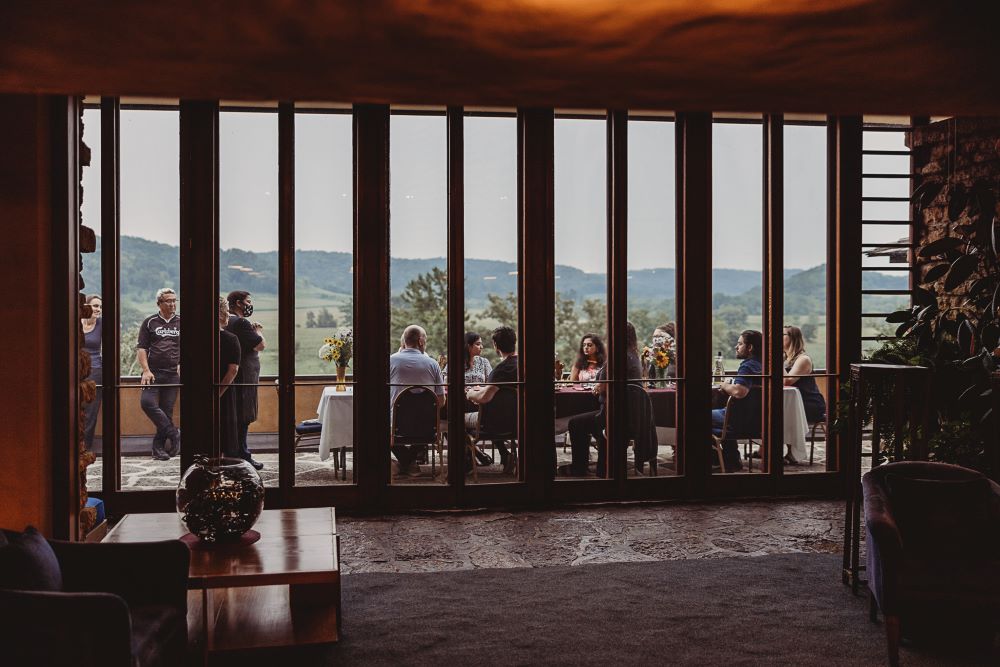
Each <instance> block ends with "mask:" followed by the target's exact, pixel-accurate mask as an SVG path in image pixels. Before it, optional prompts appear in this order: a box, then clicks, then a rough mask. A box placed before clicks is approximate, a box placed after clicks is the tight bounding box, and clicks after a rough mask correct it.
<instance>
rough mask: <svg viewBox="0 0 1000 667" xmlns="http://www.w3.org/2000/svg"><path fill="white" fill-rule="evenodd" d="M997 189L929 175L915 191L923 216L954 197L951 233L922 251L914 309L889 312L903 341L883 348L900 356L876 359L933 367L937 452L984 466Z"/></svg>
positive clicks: (995, 326)
mask: <svg viewBox="0 0 1000 667" xmlns="http://www.w3.org/2000/svg"><path fill="white" fill-rule="evenodd" d="M997 192H998V187H997V184H996V183H990V182H987V181H977V182H976V183H974V184H972V185H971V186H969V187H967V186H966V185H965V184H964V183H962V182H959V181H957V180H954V181H945V180H927V181H925V182H924V183H923V184H921V185H920V186H919V187H918V188H916V190H915V191H914V192H913V196H912V201H913V205H914V207H915V214H917V215H919V214H921V213H922V212H923V211H924V210H925V209H926V208H927V207H928V206H929V205H930V204H931V203H932V202H935V201H941V200H939V199H938V198H939V197H940V198H943V201H944V202H946V203H947V212H946V220H945V223H946V226H945V229H944V231H945V233H944V235H943V236H941V237H940V238H937V239H935V240H932V241H930V242H928V243H925V244H923V245H922V246H921V247H920V248H919V249H918V250H917V256H918V257H919V258H920V259H921V260H923V275H922V276H921V280H920V286H917V287H915V288H914V290H913V307H912V308H910V309H908V310H900V311H897V312H895V313H892V314H891V315H889V317H887V318H886V321H888V322H892V323H895V324H898V327H897V329H896V335H897V336H899V337H900V338H901V339H902V341H901V343H900V345H895V344H893V345H890V344H888V343H887V345H884V346H883V349H882V350H879V352H883V351H884V352H885V354H883V355H882V356H883V357H896V358H894V359H888V358H883V359H877V360H881V361H884V362H889V363H919V364H920V365H924V366H928V367H929V368H930V369H931V372H932V373H933V380H932V382H931V386H932V389H931V391H932V396H931V407H932V409H933V410H934V411H935V413H936V414H935V416H936V420H932V428H933V429H934V431H935V432H934V433H932V434H930V436H931V443H930V444H931V455H932V457H933V458H934V459H935V460H943V461H949V462H956V463H963V465H970V464H973V462H977V463H978V465H977V466H976V467H980V468H981V467H982V465H983V457H982V456H981V453H982V450H983V449H984V448H985V445H986V442H987V441H988V438H989V429H990V425H991V419H992V414H991V413H992V408H991V394H992V389H991V388H990V374H991V373H992V372H993V371H995V370H997V367H998V362H1000V358H998V357H1000V347H998V346H1000V318H998V308H1000V216H998V214H997ZM887 346H888V348H887ZM897 348H898V349H897ZM894 352H901V353H902V354H894ZM876 356H877V355H873V359H875V358H876ZM935 421H936V423H934V422H935ZM977 450H978V452H979V454H976V451H977ZM959 459H961V460H959Z"/></svg>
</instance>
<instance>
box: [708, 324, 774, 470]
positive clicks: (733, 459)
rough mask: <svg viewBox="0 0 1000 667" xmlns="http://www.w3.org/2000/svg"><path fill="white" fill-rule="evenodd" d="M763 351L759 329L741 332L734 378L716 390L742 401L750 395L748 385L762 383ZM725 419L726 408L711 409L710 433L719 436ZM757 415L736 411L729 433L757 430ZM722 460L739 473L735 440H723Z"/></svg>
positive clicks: (730, 423) (727, 467) (749, 386)
mask: <svg viewBox="0 0 1000 667" xmlns="http://www.w3.org/2000/svg"><path fill="white" fill-rule="evenodd" d="M762 350H763V336H762V335H761V333H760V332H759V331H754V330H752V329H748V330H746V331H744V332H743V333H741V334H740V337H739V339H738V340H737V341H736V358H737V359H742V361H741V362H740V367H739V370H737V371H736V377H734V378H732V381H731V382H728V383H725V384H722V385H721V386H720V387H719V389H720V391H722V393H723V394H724V395H725V396H731V397H733V398H735V399H737V400H743V399H745V398H746V397H747V396H749V395H750V388H751V387H759V386H761V378H760V377H750V376H760V375H761V374H762V373H763V370H764V367H763V365H762V364H761V352H762ZM725 418H726V409H725V408H720V409H718V410H712V433H714V434H715V435H722V424H723V422H724V420H725ZM760 423H761V422H760V414H759V413H758V414H757V415H756V416H754V415H753V414H750V415H745V416H743V417H742V418H740V417H737V416H736V415H735V414H734V415H733V418H732V419H730V422H729V431H730V432H731V433H760ZM722 461H723V463H724V464H725V467H726V470H725V471H726V472H738V471H740V470H742V469H743V464H742V463H741V462H740V451H739V448H738V447H737V446H736V441H735V440H723V442H722Z"/></svg>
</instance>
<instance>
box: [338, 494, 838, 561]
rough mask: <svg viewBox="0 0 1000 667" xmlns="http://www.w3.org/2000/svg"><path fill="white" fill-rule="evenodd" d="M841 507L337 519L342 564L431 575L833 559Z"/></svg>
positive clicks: (635, 508)
mask: <svg viewBox="0 0 1000 667" xmlns="http://www.w3.org/2000/svg"><path fill="white" fill-rule="evenodd" d="M843 508H844V506H843V503H842V502H840V501H817V500H808V501H806V500H782V501H753V502H747V501H743V502H735V503H707V504H697V505H682V504H633V505H613V506H587V507H576V508H569V509H561V510H551V511H534V512H517V513H511V512H439V513H425V514H419V515H397V516H391V517H381V518H363V517H344V518H339V519H338V522H337V523H338V531H339V532H340V535H341V556H342V568H343V571H344V572H346V573H351V572H429V571H438V570H460V569H475V568H496V567H546V566H550V565H585V564H591V563H611V562H630V561H652V560H679V559H687V558H727V557H750V556H763V555H766V554H777V553H803V552H805V553H837V552H839V551H840V549H841V546H842V544H843V511H844V510H843Z"/></svg>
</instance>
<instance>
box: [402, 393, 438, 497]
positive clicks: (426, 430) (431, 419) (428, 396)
mask: <svg viewBox="0 0 1000 667" xmlns="http://www.w3.org/2000/svg"><path fill="white" fill-rule="evenodd" d="M399 445H408V446H411V447H413V446H416V445H430V446H431V478H435V477H437V470H436V462H437V461H436V457H439V458H440V459H441V462H442V467H443V466H444V440H443V439H442V437H441V411H440V410H438V403H437V394H435V393H434V389H433V387H427V386H423V385H410V386H407V387H404V388H403V390H402V391H401V392H399V393H398V394H397V395H396V398H395V400H394V401H393V402H392V424H391V426H390V430H389V449H390V450H392V449H394V448H395V447H396V446H399ZM435 455H436V456H435Z"/></svg>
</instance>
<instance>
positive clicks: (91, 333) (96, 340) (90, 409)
mask: <svg viewBox="0 0 1000 667" xmlns="http://www.w3.org/2000/svg"><path fill="white" fill-rule="evenodd" d="M83 142H84V143H85V144H86V145H87V147H88V148H89V149H90V166H89V167H85V168H84V169H83V201H82V205H81V211H80V212H81V215H82V217H83V224H84V225H85V226H87V227H89V228H90V229H92V230H94V232H95V233H96V234H97V236H98V239H97V252H94V253H87V254H84V255H83V266H82V271H81V274H82V276H83V282H84V285H85V286H84V294H85V295H86V298H87V303H88V304H90V305H94V306H98V307H97V308H94V314H93V317H92V318H90V319H89V320H85V321H84V322H83V327H84V336H85V337H86V341H85V347H86V348H87V351H88V353H90V357H91V373H90V377H89V379H90V380H92V381H93V382H94V384H95V385H96V391H97V393H96V397H95V400H94V401H92V402H91V403H90V404H88V405H85V406H84V408H83V415H84V418H83V422H84V432H83V438H84V445H85V446H86V447H87V449H89V450H90V451H92V452H94V454H95V455H96V456H97V461H95V462H94V463H93V464H92V465H90V466H89V467H88V468H87V490H88V491H100V490H101V488H102V486H103V477H102V472H103V467H104V466H103V463H104V461H103V458H104V437H103V436H104V429H103V428H102V424H101V419H102V417H103V413H102V411H101V405H102V404H103V399H104V389H105V388H104V386H103V385H104V378H103V373H102V369H103V350H102V349H101V341H100V338H101V335H102V332H103V325H104V320H103V319H102V318H101V317H100V316H101V315H103V312H102V311H103V304H104V301H103V294H101V238H100V234H101V110H100V108H99V107H97V106H96V101H95V103H93V105H91V104H88V105H87V106H85V107H84V110H83ZM98 320H100V321H98ZM112 398H113V397H112ZM109 451H110V448H109Z"/></svg>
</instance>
